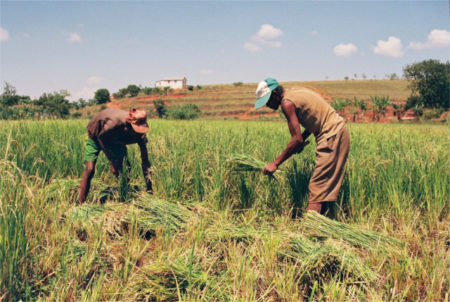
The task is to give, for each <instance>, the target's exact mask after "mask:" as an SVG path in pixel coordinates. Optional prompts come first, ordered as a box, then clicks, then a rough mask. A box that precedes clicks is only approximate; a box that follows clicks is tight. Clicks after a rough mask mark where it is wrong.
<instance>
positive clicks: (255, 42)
mask: <svg viewBox="0 0 450 302" xmlns="http://www.w3.org/2000/svg"><path fill="white" fill-rule="evenodd" d="M281 35H283V31H282V30H281V29H279V28H276V27H274V26H273V25H271V24H263V25H261V28H260V29H259V30H258V32H257V33H256V35H254V36H253V37H251V42H246V43H244V45H243V47H244V48H245V49H247V50H248V51H250V52H256V51H259V50H261V49H262V47H263V46H269V47H281V42H280V41H277V40H275V39H276V38H278V37H280V36H281Z"/></svg>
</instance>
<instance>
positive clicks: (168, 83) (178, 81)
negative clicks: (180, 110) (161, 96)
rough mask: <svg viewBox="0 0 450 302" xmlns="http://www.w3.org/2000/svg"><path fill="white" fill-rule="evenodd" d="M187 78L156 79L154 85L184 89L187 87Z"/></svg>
mask: <svg viewBox="0 0 450 302" xmlns="http://www.w3.org/2000/svg"><path fill="white" fill-rule="evenodd" d="M186 84H187V79H186V78H185V77H182V78H165V79H163V80H159V81H156V85H155V87H159V88H164V87H170V88H172V89H184V88H186V87H187V85H186Z"/></svg>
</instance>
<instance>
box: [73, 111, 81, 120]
mask: <svg viewBox="0 0 450 302" xmlns="http://www.w3.org/2000/svg"><path fill="white" fill-rule="evenodd" d="M81 115H82V114H81V112H79V111H77V112H74V113H72V118H80V117H81Z"/></svg>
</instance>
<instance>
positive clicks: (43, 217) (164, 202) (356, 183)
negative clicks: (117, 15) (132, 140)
mask: <svg viewBox="0 0 450 302" xmlns="http://www.w3.org/2000/svg"><path fill="white" fill-rule="evenodd" d="M244 88H245V87H244ZM211 89H213V88H211ZM236 89H243V88H241V87H236ZM86 123H87V121H83V120H79V121H42V122H20V123H19V122H0V243H1V244H0V270H1V271H0V276H1V283H0V297H1V298H2V299H4V300H23V301H29V300H33V301H34V300H40V301H47V300H69V301H84V300H89V301H97V300H98V301H103V300H146V299H147V300H156V301H158V300H159V301H164V300H172V301H173V300H196V301H197V300H199V301H201V300H203V301H214V300H216V301H229V300H233V301H235V300H239V301H257V300H261V301H279V300H285V301H302V300H303V301H305V300H312V301H315V300H327V301H349V300H350V301H361V300H362V301H387V300H388V301H404V300H406V301H417V300H421V301H446V300H448V292H449V281H448V280H449V274H448V269H447V267H448V266H449V257H448V248H447V245H446V242H448V240H449V236H448V226H449V211H448V210H449V209H448V207H449V205H448V200H449V199H450V198H449V191H448V183H449V176H450V173H449V171H448V161H449V155H450V152H449V151H448V150H450V148H449V146H448V142H447V141H446V140H445V139H443V138H444V137H446V136H447V135H448V126H446V125H422V124H421V125H401V124H395V125H390V124H384V125H361V124H351V125H349V130H350V135H351V150H350V155H349V159H348V163H347V168H346V174H345V177H344V181H343V186H342V189H341V194H340V198H339V201H338V202H337V207H339V211H337V216H336V217H335V219H334V220H329V219H325V218H323V217H320V216H315V215H314V214H311V213H304V209H305V205H306V202H307V197H308V196H307V191H308V189H307V186H308V180H309V178H310V176H311V175H312V172H313V169H314V146H313V143H312V144H311V145H312V146H309V147H308V148H306V149H305V150H304V152H303V153H302V154H300V155H295V156H294V157H293V158H291V159H290V160H289V161H287V162H285V163H284V164H283V165H282V167H281V168H282V169H283V170H284V171H285V173H284V175H285V177H283V178H281V177H279V179H278V181H275V182H274V181H271V180H270V179H269V178H267V176H265V175H262V173H259V171H260V169H261V167H263V164H264V163H266V162H269V161H272V160H273V159H274V158H275V157H276V156H277V155H278V154H279V153H280V152H281V151H282V149H283V148H284V146H285V145H286V144H287V142H288V141H289V132H288V130H287V127H286V125H285V123H278V122H256V121H252V122H238V121H236V122H223V121H184V122H174V121H159V120H151V121H150V128H151V132H150V133H149V144H148V149H149V158H150V160H151V162H152V176H153V180H154V190H155V193H156V197H151V196H149V195H148V194H146V193H145V192H143V189H144V182H143V179H142V171H141V170H140V160H139V149H138V148H137V146H130V147H129V152H128V153H129V159H130V162H131V169H130V171H129V172H128V173H129V177H130V180H131V181H130V185H129V186H127V187H126V188H125V187H123V186H124V184H123V182H122V184H121V181H120V179H116V178H114V177H113V176H112V175H111V173H109V165H108V163H107V160H106V158H105V157H104V156H103V155H101V156H100V157H99V160H98V163H97V167H96V168H97V169H96V175H95V178H94V180H93V182H92V188H91V192H90V194H89V196H88V200H87V203H86V204H84V205H81V206H78V205H76V200H77V193H78V186H79V180H80V177H81V174H82V172H83V163H82V157H83V144H84V140H85V126H86ZM219 134H220V135H219ZM233 154H246V155H248V156H245V157H244V158H241V159H243V160H244V161H243V162H241V164H242V163H243V164H244V165H243V166H240V167H239V168H236V171H235V172H234V173H230V166H229V164H230V158H232V155H233ZM246 165H247V166H246ZM252 167H256V168H257V169H255V170H256V171H254V172H252V171H248V172H245V170H252V169H253V168H252ZM240 169H243V170H244V171H242V170H240ZM277 173H278V172H277ZM294 209H298V211H297V212H298V213H300V214H299V215H298V216H297V217H298V218H294V219H293V218H292V214H293V212H294ZM302 213H303V215H302Z"/></svg>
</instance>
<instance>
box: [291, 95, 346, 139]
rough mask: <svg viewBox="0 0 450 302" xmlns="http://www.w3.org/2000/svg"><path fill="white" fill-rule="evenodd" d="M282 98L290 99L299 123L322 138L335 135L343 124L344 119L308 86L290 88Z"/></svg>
mask: <svg viewBox="0 0 450 302" xmlns="http://www.w3.org/2000/svg"><path fill="white" fill-rule="evenodd" d="M283 99H284V100H288V101H291V102H292V103H293V104H294V106H295V112H296V114H297V117H298V121H299V122H300V124H301V125H302V126H303V127H304V128H305V129H306V130H307V131H308V132H309V133H312V134H314V136H315V137H316V142H317V144H319V143H320V141H321V140H322V139H326V138H328V137H331V136H333V135H335V134H336V133H337V132H338V131H339V130H340V129H342V127H343V126H344V125H345V121H344V119H343V118H342V117H341V116H340V115H339V114H338V113H337V112H336V111H335V110H334V109H333V107H331V106H330V105H329V104H328V103H327V102H326V101H325V100H324V99H323V98H322V97H321V96H320V95H319V94H318V93H316V92H315V91H313V90H311V89H308V88H292V89H288V90H286V91H285V93H284V97H283Z"/></svg>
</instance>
